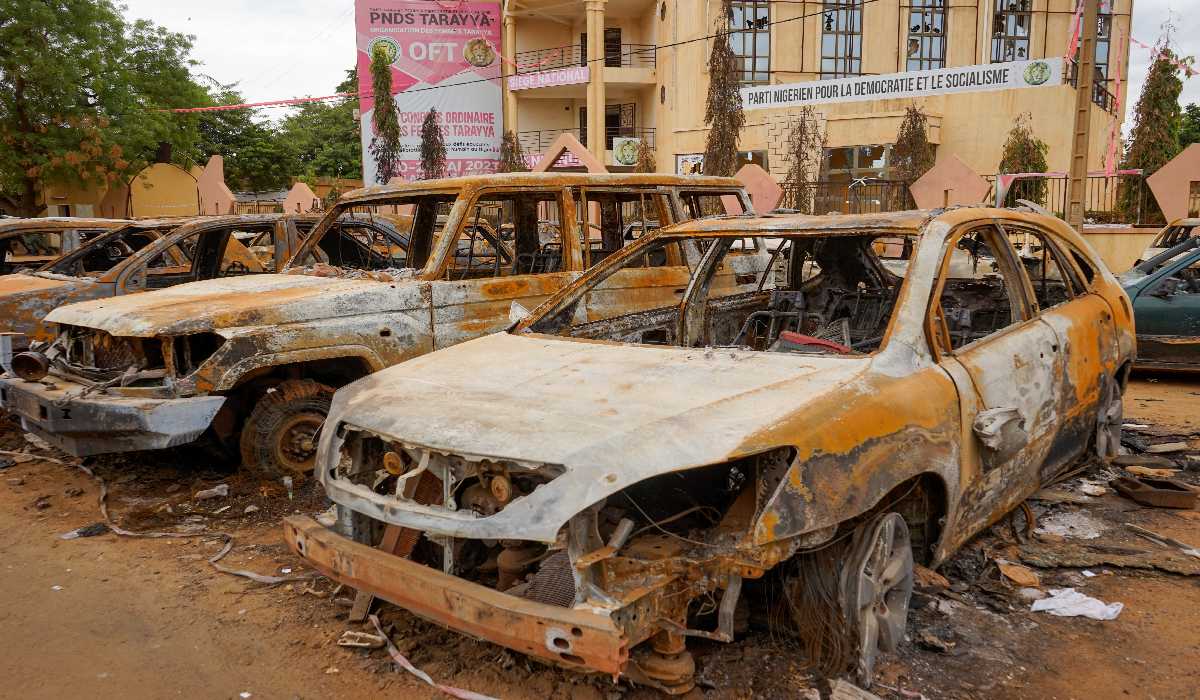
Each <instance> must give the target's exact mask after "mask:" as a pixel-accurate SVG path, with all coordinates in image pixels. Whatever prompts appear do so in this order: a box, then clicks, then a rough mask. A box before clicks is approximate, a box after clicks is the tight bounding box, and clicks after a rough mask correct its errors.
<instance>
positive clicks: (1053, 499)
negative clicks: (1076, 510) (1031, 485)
mask: <svg viewBox="0 0 1200 700" xmlns="http://www.w3.org/2000/svg"><path fill="white" fill-rule="evenodd" d="M1029 500H1031V501H1042V502H1044V503H1073V504H1076V505H1083V504H1086V503H1091V502H1092V499H1090V498H1088V497H1087V496H1080V495H1078V494H1075V493H1072V492H1070V491H1068V490H1066V489H1063V488H1049V489H1041V490H1040V491H1037V492H1036V493H1034V494H1033V495H1032V496H1030V497H1029Z"/></svg>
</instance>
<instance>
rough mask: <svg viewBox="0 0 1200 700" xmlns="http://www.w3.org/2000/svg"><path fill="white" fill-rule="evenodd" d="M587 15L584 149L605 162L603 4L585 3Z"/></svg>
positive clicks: (601, 1)
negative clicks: (585, 144)
mask: <svg viewBox="0 0 1200 700" xmlns="http://www.w3.org/2000/svg"><path fill="white" fill-rule="evenodd" d="M585 2H586V12H587V37H588V45H587V57H588V70H589V71H590V75H589V80H588V89H587V132H588V133H587V149H588V150H589V151H591V152H592V155H594V156H596V157H597V158H599V159H600V160H601V161H603V160H604V3H605V2H606V0H585Z"/></svg>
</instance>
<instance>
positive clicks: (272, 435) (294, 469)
mask: <svg viewBox="0 0 1200 700" xmlns="http://www.w3.org/2000/svg"><path fill="white" fill-rule="evenodd" d="M332 399H333V388H332V387H328V386H326V385H324V384H321V383H319V382H314V381H312V380H311V379H292V380H288V381H286V382H283V383H281V384H279V385H278V386H276V387H275V388H274V389H272V390H270V391H268V392H267V393H266V394H264V395H263V397H262V398H261V399H259V400H258V403H257V404H255V406H254V410H253V411H251V412H250V417H249V418H247V419H246V424H245V425H244V426H243V427H242V435H241V437H240V438H239V444H240V447H241V453H242V468H243V469H246V470H248V471H252V472H256V473H258V474H261V475H263V476H269V477H281V476H302V475H304V474H309V473H311V472H312V470H313V467H314V466H315V464H316V456H317V449H316V441H317V432H318V431H319V430H320V427H321V425H322V424H323V423H324V422H325V416H327V415H329V403H330V401H331V400H332Z"/></svg>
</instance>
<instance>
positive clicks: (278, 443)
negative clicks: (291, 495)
mask: <svg viewBox="0 0 1200 700" xmlns="http://www.w3.org/2000/svg"><path fill="white" fill-rule="evenodd" d="M324 420H325V416H323V415H321V414H319V413H298V414H296V415H294V416H290V417H289V418H288V419H287V420H285V421H284V422H283V423H281V424H280V425H279V428H278V429H277V431H276V433H275V444H274V451H275V459H276V460H278V463H279V464H281V465H283V467H284V468H285V469H287V470H288V471H289V472H294V473H296V474H307V473H309V472H311V471H312V470H313V466H314V465H315V462H316V458H317V431H318V430H319V429H320V428H321V423H322V422H323V421H324Z"/></svg>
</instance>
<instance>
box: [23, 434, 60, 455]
mask: <svg viewBox="0 0 1200 700" xmlns="http://www.w3.org/2000/svg"><path fill="white" fill-rule="evenodd" d="M25 442H28V443H29V444H30V445H33V446H34V447H36V448H37V449H39V450H41V451H43V452H49V451H50V450H51V449H53V448H51V447H50V443H48V442H46V441H45V440H43V439H41V438H40V437H38V436H37V435H34V434H33V433H25Z"/></svg>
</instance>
